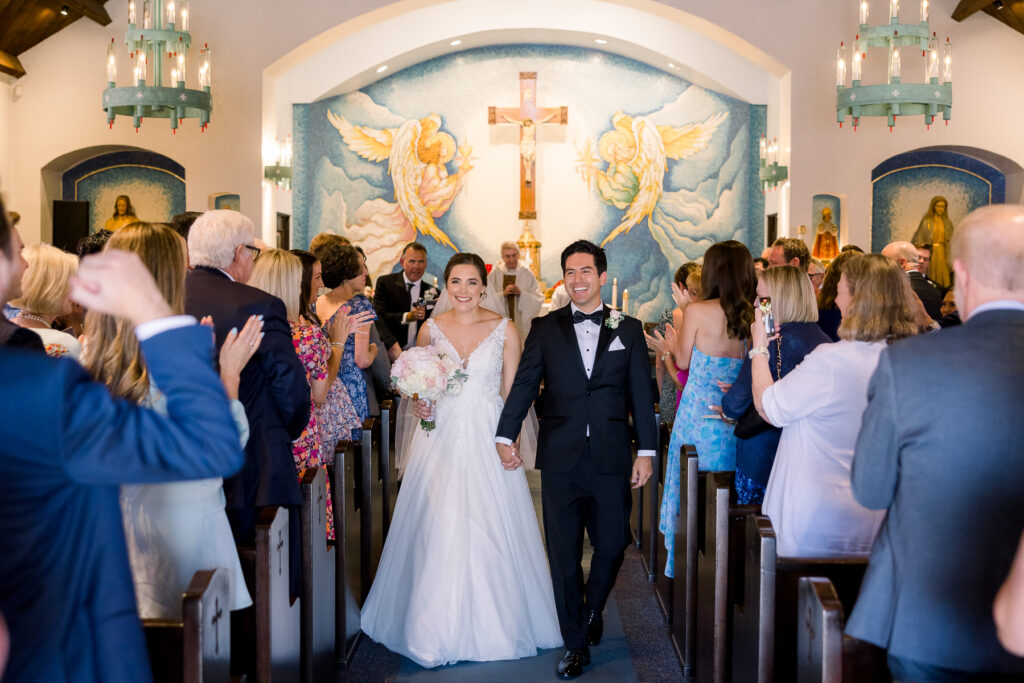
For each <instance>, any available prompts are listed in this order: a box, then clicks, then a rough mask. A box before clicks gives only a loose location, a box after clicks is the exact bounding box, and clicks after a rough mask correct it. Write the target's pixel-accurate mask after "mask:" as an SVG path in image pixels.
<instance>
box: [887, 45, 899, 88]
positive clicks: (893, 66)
mask: <svg viewBox="0 0 1024 683" xmlns="http://www.w3.org/2000/svg"><path fill="white" fill-rule="evenodd" d="M899 77H900V48H899V46H897V45H896V43H892V44H891V45H890V47H889V81H890V82H892V79H894V78H899Z"/></svg>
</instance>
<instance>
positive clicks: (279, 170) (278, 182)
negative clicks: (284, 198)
mask: <svg viewBox="0 0 1024 683" xmlns="http://www.w3.org/2000/svg"><path fill="white" fill-rule="evenodd" d="M263 178H264V180H267V181H268V182H270V183H273V184H274V186H275V187H278V188H280V189H282V190H290V189H291V188H292V136H291V135H289V136H288V137H287V138H285V139H284V140H278V141H277V160H276V161H275V162H274V164H273V165H271V166H264V167H263Z"/></svg>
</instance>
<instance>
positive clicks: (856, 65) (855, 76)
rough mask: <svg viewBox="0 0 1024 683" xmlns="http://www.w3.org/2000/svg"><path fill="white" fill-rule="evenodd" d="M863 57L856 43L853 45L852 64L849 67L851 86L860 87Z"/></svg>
mask: <svg viewBox="0 0 1024 683" xmlns="http://www.w3.org/2000/svg"><path fill="white" fill-rule="evenodd" d="M863 59H864V58H863V56H862V55H861V52H860V46H859V45H857V43H854V44H853V64H852V65H851V67H850V78H851V79H852V80H853V85H855V86H856V85H860V72H861V67H862V66H863V65H862V62H863Z"/></svg>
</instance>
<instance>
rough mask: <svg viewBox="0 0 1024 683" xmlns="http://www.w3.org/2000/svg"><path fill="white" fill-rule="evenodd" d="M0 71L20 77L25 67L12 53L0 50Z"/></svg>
mask: <svg viewBox="0 0 1024 683" xmlns="http://www.w3.org/2000/svg"><path fill="white" fill-rule="evenodd" d="M0 73H5V74H10V75H11V76H14V77H15V78H21V77H22V76H24V75H25V67H23V66H22V65H21V62H20V61H18V58H17V57H15V56H14V55H11V54H7V53H6V52H2V51H0Z"/></svg>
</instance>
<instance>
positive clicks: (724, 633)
mask: <svg viewBox="0 0 1024 683" xmlns="http://www.w3.org/2000/svg"><path fill="white" fill-rule="evenodd" d="M734 479H735V473H733V472H709V473H708V474H707V478H706V480H705V505H704V534H703V538H702V539H701V538H700V534H699V533H698V542H699V547H698V548H697V670H696V673H697V676H698V678H699V679H700V680H701V681H702V683H703V682H704V681H708V682H709V683H711V682H713V683H726V682H727V681H729V680H730V675H729V665H730V661H729V654H730V652H729V650H730V645H731V639H732V630H731V625H732V614H731V610H730V609H729V605H731V604H732V603H733V598H734V596H735V594H736V591H737V590H738V588H739V587H740V586H741V585H742V582H743V578H742V577H743V533H744V531H745V529H746V518H747V516H748V515H755V514H760V512H761V506H760V505H738V504H737V503H736V491H735V488H734V486H733V483H734Z"/></svg>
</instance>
